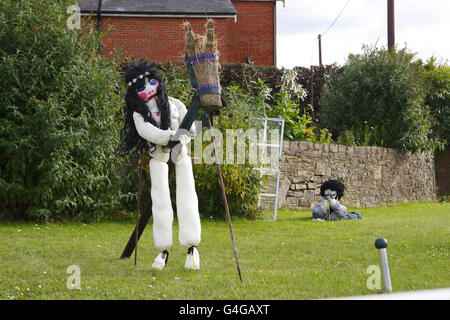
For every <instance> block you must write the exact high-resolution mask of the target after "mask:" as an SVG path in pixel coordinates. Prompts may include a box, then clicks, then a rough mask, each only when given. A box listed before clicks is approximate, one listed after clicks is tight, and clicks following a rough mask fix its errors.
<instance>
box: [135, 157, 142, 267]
mask: <svg viewBox="0 0 450 320" xmlns="http://www.w3.org/2000/svg"><path fill="white" fill-rule="evenodd" d="M141 186H142V164H141V162H140V161H139V186H138V197H137V213H136V233H135V238H134V240H135V247H134V265H137V251H138V241H139V214H140V210H141V189H142V188H141Z"/></svg>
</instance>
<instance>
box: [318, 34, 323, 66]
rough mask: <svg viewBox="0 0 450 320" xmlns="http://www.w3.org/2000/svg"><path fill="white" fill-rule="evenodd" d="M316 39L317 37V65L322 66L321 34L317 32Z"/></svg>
mask: <svg viewBox="0 0 450 320" xmlns="http://www.w3.org/2000/svg"><path fill="white" fill-rule="evenodd" d="M317 39H319V66H320V67H322V35H321V34H319V35H318V36H317Z"/></svg>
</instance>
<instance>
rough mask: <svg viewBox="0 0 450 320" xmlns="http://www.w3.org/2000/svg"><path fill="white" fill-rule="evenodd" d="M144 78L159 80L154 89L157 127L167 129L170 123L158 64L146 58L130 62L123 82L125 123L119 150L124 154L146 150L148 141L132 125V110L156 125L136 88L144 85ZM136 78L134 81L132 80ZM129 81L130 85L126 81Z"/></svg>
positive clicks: (163, 84) (167, 103)
mask: <svg viewBox="0 0 450 320" xmlns="http://www.w3.org/2000/svg"><path fill="white" fill-rule="evenodd" d="M145 72H148V73H149V74H148V75H145V76H144V78H143V79H140V78H139V75H144V74H145ZM145 78H147V79H149V80H150V79H155V80H157V81H158V82H159V86H158V89H157V91H156V104H157V106H158V109H159V112H160V114H161V124H160V125H159V128H160V129H162V130H167V129H168V128H169V125H170V107H169V97H168V96H167V91H166V85H165V83H164V79H163V78H162V77H161V75H160V73H159V71H158V66H157V65H156V63H155V62H151V63H148V61H147V60H146V59H141V60H140V61H139V62H137V63H132V64H130V65H129V66H128V68H127V70H126V71H125V77H124V80H125V83H126V85H127V92H126V94H125V102H126V104H125V107H124V116H125V124H124V126H123V128H122V130H121V131H120V151H121V153H122V154H124V155H126V154H128V153H130V151H132V150H133V149H134V150H133V152H136V153H138V154H142V153H143V151H144V150H148V141H146V140H144V139H143V138H142V137H141V136H140V135H139V134H138V132H137V130H136V126H135V125H134V120H133V112H138V113H139V114H141V115H142V117H143V118H144V121H146V122H150V123H151V124H153V125H154V126H157V124H156V122H155V120H153V118H152V117H151V115H150V114H149V112H150V111H149V109H148V107H147V105H146V104H145V100H144V99H142V98H141V97H140V96H139V95H138V93H137V89H139V88H141V87H143V86H144V85H145ZM133 79H136V82H133ZM130 81H131V86H129V85H128V83H129V82H130Z"/></svg>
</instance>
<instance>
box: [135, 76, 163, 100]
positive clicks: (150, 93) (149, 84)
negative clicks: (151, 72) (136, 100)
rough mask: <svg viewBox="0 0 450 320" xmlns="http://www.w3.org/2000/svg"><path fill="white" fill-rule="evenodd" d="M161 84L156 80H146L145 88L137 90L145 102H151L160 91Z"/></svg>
mask: <svg viewBox="0 0 450 320" xmlns="http://www.w3.org/2000/svg"><path fill="white" fill-rule="evenodd" d="M158 86H159V82H158V81H157V80H155V79H151V80H149V79H148V78H145V86H143V87H142V88H139V89H137V90H136V91H137V93H138V95H139V96H140V97H141V98H142V99H144V100H145V102H148V101H150V100H151V99H152V98H153V97H154V96H155V95H156V90H157V89H158Z"/></svg>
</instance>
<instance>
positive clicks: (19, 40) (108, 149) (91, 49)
mask: <svg viewBox="0 0 450 320" xmlns="http://www.w3.org/2000/svg"><path fill="white" fill-rule="evenodd" d="M72 4H73V1H46V0H30V1H25V0H21V1H17V0H3V1H1V2H0V28H1V29H0V73H1V75H2V77H0V88H1V93H0V215H3V216H4V217H9V218H14V219H24V218H33V219H49V218H51V219H53V218H58V217H75V216H77V217H79V218H80V219H83V220H88V219H93V218H98V217H100V216H102V215H105V214H107V213H108V212H110V211H111V210H113V209H114V208H115V207H116V206H117V205H118V203H119V200H120V198H121V197H122V194H121V192H120V188H119V184H118V183H117V181H118V177H117V175H116V173H115V172H116V168H117V167H118V165H119V163H120V159H119V158H118V157H117V156H116V153H115V149H116V145H117V143H118V141H119V138H118V133H119V127H118V126H119V125H120V123H119V122H120V121H119V120H116V118H115V117H116V116H117V115H118V113H119V111H120V105H121V103H122V93H121V91H122V89H121V87H120V85H119V84H120V81H119V77H120V74H119V72H118V71H116V70H118V67H117V66H116V65H115V62H114V59H111V60H104V59H103V58H102V57H101V56H99V55H98V53H97V49H98V45H99V41H100V36H99V35H98V34H96V32H94V31H92V30H89V29H88V30H77V29H69V28H68V26H67V24H66V21H67V19H68V18H69V15H70V14H68V13H67V8H68V7H69V6H70V5H72Z"/></svg>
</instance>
